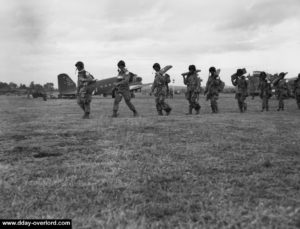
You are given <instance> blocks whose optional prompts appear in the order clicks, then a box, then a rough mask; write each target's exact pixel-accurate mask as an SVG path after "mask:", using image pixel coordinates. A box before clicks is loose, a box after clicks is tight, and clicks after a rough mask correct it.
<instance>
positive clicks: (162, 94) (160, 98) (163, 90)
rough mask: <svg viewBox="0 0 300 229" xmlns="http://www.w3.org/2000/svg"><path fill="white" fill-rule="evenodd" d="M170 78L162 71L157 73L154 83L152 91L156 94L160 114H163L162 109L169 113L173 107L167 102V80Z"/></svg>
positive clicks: (157, 108)
mask: <svg viewBox="0 0 300 229" xmlns="http://www.w3.org/2000/svg"><path fill="white" fill-rule="evenodd" d="M167 81H168V78H167V77H165V75H163V74H162V73H161V72H159V71H158V72H156V73H155V79H154V82H153V84H152V88H151V92H152V93H154V96H155V104H156V110H157V112H158V115H163V113H162V111H163V110H164V111H165V112H166V114H167V115H169V114H170V112H171V110H172V109H171V107H170V106H169V105H168V104H167V103H166V102H165V100H166V97H167V83H169V82H167Z"/></svg>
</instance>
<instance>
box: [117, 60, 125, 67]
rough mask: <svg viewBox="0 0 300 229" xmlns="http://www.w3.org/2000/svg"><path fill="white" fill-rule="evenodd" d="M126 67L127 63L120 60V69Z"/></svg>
mask: <svg viewBox="0 0 300 229" xmlns="http://www.w3.org/2000/svg"><path fill="white" fill-rule="evenodd" d="M125 66H126V65H125V62H124V60H120V61H119V62H118V67H119V68H120V67H125Z"/></svg>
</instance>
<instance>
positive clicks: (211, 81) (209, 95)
mask: <svg viewBox="0 0 300 229" xmlns="http://www.w3.org/2000/svg"><path fill="white" fill-rule="evenodd" d="M222 84H223V82H222V81H221V80H220V79H219V78H218V77H217V75H211V76H210V77H209V78H208V81H207V83H206V88H205V91H204V94H206V100H210V105H211V110H212V113H218V111H219V109H218V102H217V100H218V98H219V92H220V91H221V88H222Z"/></svg>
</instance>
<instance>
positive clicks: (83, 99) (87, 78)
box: [77, 69, 95, 118]
mask: <svg viewBox="0 0 300 229" xmlns="http://www.w3.org/2000/svg"><path fill="white" fill-rule="evenodd" d="M92 82H95V80H94V77H93V76H92V75H91V74H90V73H88V72H87V71H85V70H84V69H82V70H80V71H78V82H77V85H78V86H77V94H78V97H77V103H78V105H79V106H80V107H81V109H82V110H83V111H84V116H83V118H89V114H90V112H91V106H90V104H91V101H92V93H93V90H92V89H91V88H90V87H89V86H90V84H91V83H92Z"/></svg>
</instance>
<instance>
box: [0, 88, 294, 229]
mask: <svg viewBox="0 0 300 229" xmlns="http://www.w3.org/2000/svg"><path fill="white" fill-rule="evenodd" d="M247 100H248V101H247V102H248V111H247V113H244V114H240V113H239V112H238V107H237V102H236V101H235V100H234V97H233V95H221V96H220V99H219V109H220V113H219V114H211V110H210V105H209V103H208V102H207V101H205V100H204V98H203V97H202V98H201V99H200V103H201V106H202V108H201V115H199V116H196V115H193V116H186V115H185V113H186V112H187V109H188V105H187V101H186V100H185V99H184V98H183V96H177V97H176V98H175V99H173V100H169V104H170V105H171V106H172V107H173V111H172V113H171V115H170V116H168V117H166V116H164V117H158V116H157V115H156V111H155V104H154V98H153V97H145V96H142V95H140V94H137V98H136V99H134V100H133V104H134V105H135V106H136V108H137V109H138V111H139V113H140V114H141V117H138V118H133V117H132V113H131V112H130V111H129V109H128V108H127V107H126V106H125V104H124V101H122V104H121V106H120V117H119V118H116V119H112V118H110V115H111V113H112V103H113V100H112V99H110V98H94V99H93V101H92V114H91V119H90V120H83V119H81V116H82V111H81V110H80V108H79V107H78V106H77V104H76V101H75V100H48V101H46V102H44V101H42V99H27V98H22V97H12V96H0V121H1V123H0V218H36V219H46V218H47V219H51V218H69V219H72V222H73V228H230V229H235V228H300V111H299V110H297V109H296V103H295V101H294V100H288V101H286V111H283V112H277V111H275V110H276V108H277V101H276V100H271V101H270V107H271V108H270V109H271V111H270V112H268V113H262V112H260V106H261V101H260V99H258V98H256V99H255V100H250V99H249V98H248V99H247Z"/></svg>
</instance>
